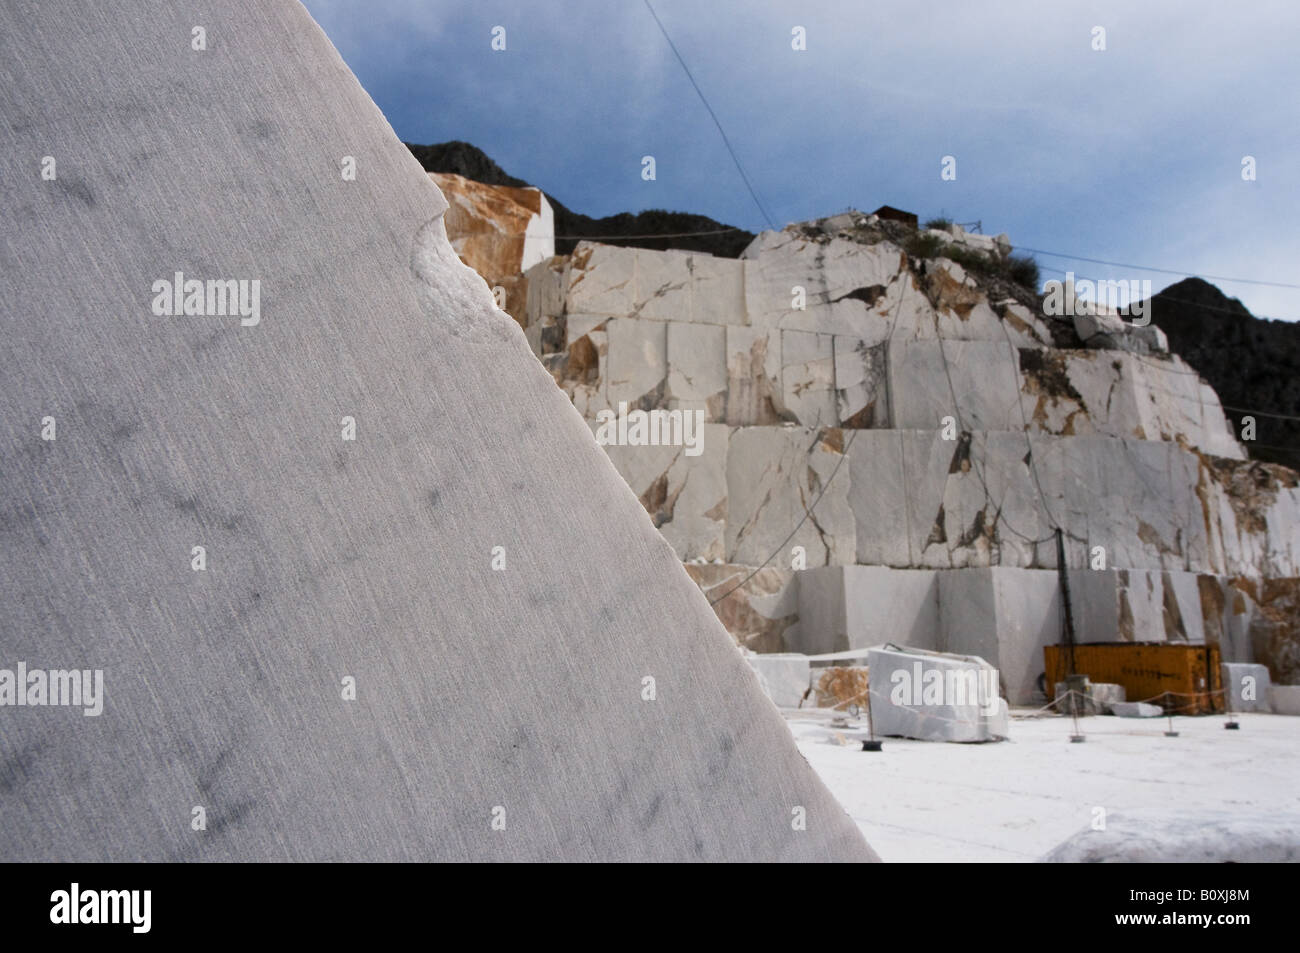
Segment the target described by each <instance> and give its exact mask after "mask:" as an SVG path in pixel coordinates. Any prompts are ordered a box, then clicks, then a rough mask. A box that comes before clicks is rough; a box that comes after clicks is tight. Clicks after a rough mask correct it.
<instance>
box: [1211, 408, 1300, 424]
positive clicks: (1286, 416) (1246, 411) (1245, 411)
mask: <svg viewBox="0 0 1300 953" xmlns="http://www.w3.org/2000/svg"><path fill="white" fill-rule="evenodd" d="M1220 406H1222V407H1223V409H1224V410H1234V411H1236V412H1237V413H1239V414H1254V415H1255V416H1257V417H1272V418H1274V419H1276V420H1300V417H1295V416H1292V415H1291V414H1270V413H1266V412H1265V411H1262V410H1250V409H1249V408H1246V407H1229V406H1228V405H1227V404H1222V405H1220Z"/></svg>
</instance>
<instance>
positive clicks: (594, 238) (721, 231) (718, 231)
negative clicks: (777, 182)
mask: <svg viewBox="0 0 1300 953" xmlns="http://www.w3.org/2000/svg"><path fill="white" fill-rule="evenodd" d="M727 232H744V233H745V234H747V235H752V234H753V232H751V231H750V230H749V229H747V228H736V227H734V226H731V225H728V226H726V227H725V228H714V229H710V230H709V231H707V232H658V233H655V234H645V235H526V236H524V237H525V238H527V239H534V238H540V239H542V240H546V239H548V238H549V239H553V240H555V241H557V242H558V241H575V242H603V241H608V240H609V239H611V238H616V239H618V240H619V241H628V240H631V239H634V238H694V237H695V236H697V235H725V234H726V233H727Z"/></svg>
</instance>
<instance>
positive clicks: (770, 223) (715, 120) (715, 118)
mask: <svg viewBox="0 0 1300 953" xmlns="http://www.w3.org/2000/svg"><path fill="white" fill-rule="evenodd" d="M645 5H646V9H647V10H649V11H650V15H651V16H652V17H654V18H655V23H657V24H658V25H659V32H660V33H662V34H663V35H664V39H665V40H667V41H668V45H669V46H670V47H671V48H672V51H673V56H675V57H677V62H678V63H681V64H682V70H683V71H685V73H686V78H687V79H689V80H690V81H691V85H692V86H694V87H695V92H696V94H697V95H698V96H699V97H700V102H702V103H704V108H705V109H707V110H708V111H709V116H710V117H711V118H712V119H713V124H714V125H715V126H717V127H718V133H719V134H720V135H721V136H722V142H723V144H724V145H725V146H726V147H727V151H728V152H730V153H731V161H732V162H734V163H736V170H737V171H738V172H739V173H740V177H741V178H742V179H744V180H745V188H747V189H749V197H750V198H752V199H753V200H754V204H755V205H757V206H758V210H759V211H760V212H762V213H763V218H764V219H765V220H766V221H767V224H768V227H769V228H771V229H772V231H776V224H775V223H774V222H773V221H772V216H771V215H769V214H768V213H767V209H766V208H764V207H763V203H762V202H761V201H759V198H758V193H757V192H755V191H754V186H753V185H752V184H751V183H750V181H749V176H747V175H746V174H745V167H744V166H742V165H741V164H740V157H739V156H737V155H736V150H735V149H733V148H732V147H731V140H730V139H728V138H727V132H726V130H725V129H723V128H722V123H721V122H719V121H718V114H717V113H715V112H714V111H713V107H712V106H710V105H709V101H708V99H706V98H705V96H704V91H703V90H701V89H700V84H699V83H697V82H695V77H694V76H693V75H691V68H690V67H689V66H687V65H686V60H684V59H682V54H681V53H679V52H677V44H676V43H674V42H673V38H672V37H671V36H669V35H668V31H667V30H666V29H664V25H663V22H662V21H661V20H660V19H659V14H657V13H655V8H654V7H653V6H651V4H650V0H645Z"/></svg>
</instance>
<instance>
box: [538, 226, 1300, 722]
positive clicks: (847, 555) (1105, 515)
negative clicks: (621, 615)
mask: <svg viewBox="0 0 1300 953" xmlns="http://www.w3.org/2000/svg"><path fill="white" fill-rule="evenodd" d="M527 277H528V282H527V284H528V306H527V320H526V322H525V333H526V334H527V336H528V338H529V340H530V342H531V344H532V346H533V348H534V350H535V352H536V353H537V355H538V357H539V359H540V360H541V361H542V362H543V364H544V365H545V366H546V367H547V368H548V369H549V370H550V372H551V374H552V375H553V376H554V378H555V380H556V382H557V384H558V385H559V386H560V387H561V388H563V389H564V390H565V392H566V393H567V394H569V396H570V397H571V399H572V400H573V403H574V405H575V406H576V407H577V409H578V410H579V411H580V412H581V413H582V415H583V416H584V417H585V418H586V419H587V420H588V422H589V423H590V425H591V426H592V428H593V430H594V431H596V432H597V433H598V434H599V431H600V426H601V421H602V419H605V418H607V417H608V416H609V415H616V414H620V413H626V412H628V411H631V410H638V409H639V410H646V411H649V410H655V409H661V410H679V411H683V412H691V411H700V412H702V413H703V419H704V421H705V423H704V426H703V434H702V446H701V447H700V448H698V453H697V455H692V454H691V453H687V452H686V448H684V447H683V446H680V445H675V446H674V445H669V446H627V445H624V446H606V448H605V449H606V451H607V453H608V454H609V456H610V459H611V460H612V461H613V463H614V465H615V467H616V468H617V469H618V470H619V472H620V473H621V474H622V475H623V477H624V479H625V480H626V481H627V482H628V484H629V485H630V486H631V488H632V489H633V491H634V492H635V493H637V494H638V495H639V496H640V497H641V500H642V503H643V504H644V505H645V507H646V509H647V511H648V512H649V514H650V516H651V518H652V519H653V520H654V522H655V524H656V525H657V526H658V528H659V529H660V531H661V533H662V534H663V535H664V537H665V539H667V541H668V542H669V543H670V544H671V545H672V546H673V547H674V549H675V550H676V552H677V554H678V556H679V557H680V558H681V559H682V560H683V562H684V563H686V567H687V571H688V572H689V573H690V574H691V575H692V577H693V578H694V579H695V580H696V582H697V583H698V584H699V585H700V586H701V588H702V589H704V591H705V592H706V593H707V594H709V595H710V597H711V598H716V597H718V596H721V595H722V594H724V593H726V592H728V591H729V590H730V589H731V588H732V587H733V586H735V585H736V584H737V583H739V582H740V581H741V580H743V579H745V577H746V576H748V575H749V574H750V573H751V572H752V571H753V568H754V567H757V566H760V565H763V564H764V563H765V561H767V560H768V558H769V557H770V556H772V554H773V553H777V555H776V557H775V558H773V559H771V560H770V561H768V562H766V568H764V569H762V570H761V571H760V572H758V573H757V574H756V575H754V577H753V578H752V579H750V580H749V581H748V582H746V583H745V585H744V586H743V587H742V588H741V589H740V590H739V591H737V592H735V593H734V594H733V595H730V596H728V597H727V598H726V599H725V600H723V601H721V602H719V603H718V605H717V606H716V607H715V608H716V610H717V611H718V613H719V615H720V616H721V618H722V620H723V622H724V623H725V624H726V625H727V627H728V629H729V630H730V631H731V632H732V634H733V635H734V636H735V637H736V638H737V640H738V641H739V642H740V643H741V644H743V645H746V646H747V647H749V648H751V649H754V650H756V651H760V652H779V651H803V652H819V651H832V650H838V649H842V648H859V647H862V646H864V645H867V644H878V643H879V642H883V641H892V642H895V643H900V644H912V645H916V646H918V647H923V648H934V649H944V650H949V651H956V652H964V653H971V654H977V655H981V656H983V657H984V658H986V659H988V661H989V662H990V663H991V664H993V665H995V666H997V667H998V668H999V669H1001V670H1002V671H1003V673H1004V678H1005V679H1006V681H1007V685H1008V690H1009V693H1010V694H1009V697H1010V698H1011V700H1012V701H1013V702H1014V703H1024V702H1028V701H1029V700H1030V699H1031V696H1032V693H1033V686H1034V681H1035V680H1036V677H1037V675H1038V673H1039V672H1041V671H1042V651H1041V646H1042V644H1046V643H1047V642H1054V641H1057V640H1059V637H1060V621H1059V620H1060V608H1059V585H1058V582H1057V577H1056V573H1055V571H1054V570H1055V567H1056V550H1055V541H1054V538H1053V527H1052V523H1053V522H1056V523H1058V524H1060V525H1062V526H1064V527H1066V528H1067V529H1068V530H1069V532H1070V534H1071V535H1070V538H1069V540H1068V559H1067V562H1068V564H1069V565H1070V566H1087V565H1091V564H1093V560H1094V558H1095V556H1096V553H1095V552H1094V549H1095V547H1102V548H1103V549H1104V551H1105V552H1104V560H1105V567H1106V568H1104V569H1097V570H1081V571H1079V572H1077V573H1075V574H1074V575H1077V576H1078V577H1079V579H1078V583H1077V585H1076V586H1075V587H1074V592H1073V604H1074V610H1075V614H1076V619H1084V620H1089V621H1085V622H1079V623H1078V624H1079V626H1080V628H1081V629H1083V630H1085V633H1084V634H1081V635H1080V638H1087V639H1089V640H1094V641H1102V640H1107V639H1131V640H1139V641H1141V640H1152V639H1164V638H1180V639H1189V640H1193V641H1198V640H1201V639H1204V638H1216V639H1223V640H1225V641H1224V658H1225V660H1230V661H1254V660H1255V658H1256V656H1257V655H1260V654H1261V651H1260V648H1259V646H1256V645H1254V644H1253V643H1254V642H1258V641H1259V638H1258V637H1256V636H1255V635H1252V634H1251V631H1252V620H1253V619H1255V617H1256V615H1257V614H1258V613H1256V612H1255V606H1256V603H1258V601H1259V599H1258V598H1252V596H1251V591H1250V590H1251V587H1252V586H1254V587H1255V588H1259V587H1261V586H1263V584H1264V580H1266V579H1268V580H1272V581H1276V580H1277V579H1279V578H1281V579H1286V578H1289V577H1294V576H1296V575H1297V572H1296V568H1295V567H1296V565H1297V562H1298V561H1300V534H1298V533H1297V531H1296V527H1297V525H1300V491H1297V489H1296V487H1295V483H1294V479H1293V478H1292V479H1289V480H1288V474H1289V471H1281V470H1276V469H1273V468H1266V467H1258V466H1255V465H1252V464H1249V463H1248V462H1246V460H1245V454H1244V452H1243V450H1242V448H1241V446H1240V445H1239V444H1238V443H1237V441H1236V440H1235V439H1234V436H1233V434H1232V433H1231V431H1230V430H1229V429H1228V425H1227V422H1226V420H1225V418H1224V414H1223V411H1222V408H1221V406H1220V404H1219V400H1218V397H1217V396H1216V395H1215V393H1214V391H1213V390H1212V389H1211V388H1210V387H1208V386H1207V385H1206V384H1204V383H1203V382H1202V381H1201V380H1200V378H1199V377H1198V376H1197V375H1196V374H1195V373H1194V372H1193V371H1192V370H1191V369H1190V368H1189V367H1188V366H1187V365H1186V364H1185V363H1184V362H1182V361H1181V360H1180V359H1178V358H1177V357H1175V356H1172V355H1151V354H1144V353H1130V352H1127V351H1122V350H1106V351H1101V350H1089V349H1085V348H1082V347H1079V348H1077V349H1058V348H1056V347H1053V346H1052V342H1053V337H1052V333H1051V331H1050V330H1049V328H1048V326H1047V324H1046V323H1045V320H1044V319H1043V318H1042V316H1040V315H1036V314H1034V313H1033V312H1032V311H1030V310H1029V309H1028V308H1026V307H1024V306H1023V305H1021V304H1019V303H1017V302H1015V301H1013V300H1009V299H1008V300H1001V301H997V302H993V303H991V302H990V301H989V299H988V297H987V296H986V295H985V294H984V293H983V291H982V290H981V288H980V287H979V286H978V285H977V283H976V282H975V280H974V279H973V278H972V277H971V276H969V275H967V274H966V273H965V272H964V271H963V269H962V268H961V266H959V265H957V264H956V263H954V262H951V261H948V260H946V259H935V260H932V261H929V262H925V263H914V264H909V262H908V259H907V256H906V255H905V254H903V252H902V251H901V250H900V249H899V248H898V247H897V246H894V245H892V244H890V243H889V242H880V243H877V244H875V245H864V244H861V243H859V242H857V241H852V240H848V239H841V238H830V239H822V240H817V239H813V238H808V237H805V235H804V234H802V233H801V232H800V231H799V230H797V229H792V230H787V231H784V232H765V233H763V234H762V235H760V236H759V237H758V238H756V239H755V241H754V243H753V244H752V245H751V246H750V248H749V249H747V250H746V252H745V254H744V256H743V257H742V258H741V259H739V260H730V259H718V258H713V257H710V256H708V255H701V254H695V253H687V252H677V251H667V252H661V251H647V250H641V249H629V248H621V247H613V246H605V245H598V244H591V243H582V244H580V245H579V246H578V247H577V249H576V250H575V252H574V253H573V254H572V255H571V256H559V257H555V258H552V259H549V260H547V261H544V262H542V263H541V264H539V265H537V266H535V267H534V268H532V269H531V270H530V271H529V272H528V276H527ZM1031 449H1032V460H1033V463H1034V466H1033V467H1032V468H1031V466H1030V464H1029V460H1030V459H1031V457H1030V451H1031ZM832 474H834V479H833V480H832ZM814 501H815V502H816V505H815V508H814V509H812V511H811V515H810V516H809V517H807V518H806V519H805V518H804V517H805V513H806V512H808V508H809V507H812V506H813V503H814ZM1049 514H1050V516H1049ZM800 520H803V523H802V525H800ZM796 527H797V528H796ZM792 532H793V535H791V534H792ZM804 568H806V570H807V571H796V570H799V569H804ZM1239 579H1244V580H1246V581H1247V582H1248V583H1249V584H1248V585H1244V586H1243V585H1242V584H1241V583H1240V582H1239V581H1238V580H1239ZM922 589H924V590H926V591H930V590H933V592H934V593H935V594H936V595H935V599H936V600H937V601H936V604H935V608H934V609H933V611H931V610H930V609H927V608H926V607H925V606H926V605H927V604H928V603H926V600H924V599H922V600H921V601H920V602H918V603H916V604H914V605H911V604H904V603H906V600H905V599H904V602H903V603H900V602H898V600H900V599H903V594H905V593H907V592H913V591H920V590H922ZM940 591H942V592H943V593H944V594H945V596H946V598H944V599H941V600H940V599H938V593H940ZM1287 598H1290V597H1289V596H1287ZM1243 603H1244V604H1245V605H1244V607H1243V605H1242V604H1243ZM895 604H898V605H899V608H898V610H897V611H893V610H887V609H886V608H885V607H887V606H890V605H895ZM849 605H856V606H860V607H862V611H860V612H857V613H853V614H850V613H848V610H847V608H846V607H847V606H849ZM945 614H946V615H947V616H948V617H950V618H951V620H953V621H950V622H945V621H944V618H945ZM1262 654H1263V655H1264V656H1268V654H1269V653H1268V652H1267V651H1264V652H1263V653H1262ZM1275 654H1276V653H1275ZM1297 676H1300V660H1297ZM1275 680H1279V679H1278V678H1277V673H1276V672H1275ZM1297 680H1298V681H1300V677H1298V678H1297Z"/></svg>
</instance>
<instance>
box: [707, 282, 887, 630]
mask: <svg viewBox="0 0 1300 953" xmlns="http://www.w3.org/2000/svg"><path fill="white" fill-rule="evenodd" d="M911 273H912V271H911V268H910V267H907V268H905V269H904V270H901V271H900V272H899V277H901V276H903V275H904V274H906V275H910V274H911ZM905 294H906V285H905V284H904V283H902V282H900V284H899V290H898V304H897V305H895V306H894V317H893V320H891V321H890V322H889V335H888V336H887V337H886V338H885V343H886V344H888V343H889V342H891V341H893V339H894V329H895V328H897V327H898V315H899V314H900V313H901V312H902V310H903V296H904V295H905ZM850 429H851V431H852V432H851V433H850V434H849V439H848V442H847V443H845V445H844V449H843V450H842V451H841V453H840V458H839V460H837V461H836V462H835V469H833V470H831V475H830V476H829V477H827V478H826V482H825V483H823V484H822V488H821V492H820V493H818V494H817V499H815V500H813V501H812V504H811V505H810V506H806V507H804V511H803V518H802V519H800V520H799V522H798V523H796V524H795V527H794V529H792V530H791V531H790V535H789V536H787V537H786V538H785V539H784V540H782V542H781V545H780V546H778V547H777V548H776V549H774V550H772V553H771V555H770V556H768V557H767V558H766V559H764V560H763V561H762V562H761V563H759V564H758V565H757V566H756V567H754V570H753V571H752V572H751V573H750V574H749V575H748V576H746V577H745V578H744V579H742V580H740V582H738V583H736V584H735V585H734V586H732V587H731V588H730V589H728V590H727V591H726V592H724V593H723V594H722V595H720V596H718V598H716V599H710V600H709V605H710V606H716V605H717V604H718V603H719V602H721V601H722V600H723V599H725V598H727V597H728V596H729V595H731V594H732V593H733V592H735V591H736V590H737V589H739V588H740V587H741V586H743V585H745V583H747V582H749V580H751V579H753V578H754V577H755V576H757V575H758V573H759V571H760V570H762V569H764V568H766V566H767V564H768V563H770V562H771V561H772V560H773V559H775V558H776V557H777V554H778V553H780V552H781V551H782V550H784V549H785V547H786V544H787V543H789V542H790V540H792V539H794V536H795V533H797V532H799V529H800V527H802V526H803V524H804V523H805V522H807V521H808V519H809V517H811V516H812V511H813V510H814V509H816V507H817V504H818V503H820V502H821V498H822V497H823V496H824V495H825V493H826V491H827V489H829V488H830V485H831V482H832V481H833V480H834V479H835V474H837V473H839V472H840V466H841V465H842V464H843V463H844V460H845V458H846V457H848V455H849V450H851V449H852V447H853V441H854V440H856V439H857V437H858V432H859V430H861V429H862V428H859V427H854V428H850Z"/></svg>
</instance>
